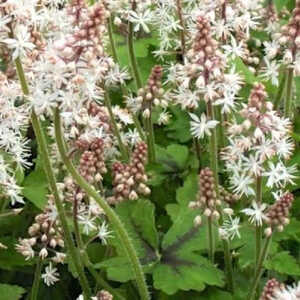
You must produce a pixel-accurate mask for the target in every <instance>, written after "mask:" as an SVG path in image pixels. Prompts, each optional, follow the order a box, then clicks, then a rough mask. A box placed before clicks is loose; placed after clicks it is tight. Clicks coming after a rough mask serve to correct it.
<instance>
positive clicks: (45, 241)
mask: <svg viewBox="0 0 300 300" xmlns="http://www.w3.org/2000/svg"><path fill="white" fill-rule="evenodd" d="M28 233H29V235H30V238H26V239H20V240H19V244H18V245H17V246H16V248H17V251H18V252H20V253H21V254H22V255H24V256H25V257H26V259H31V258H33V257H34V256H35V254H36V252H38V255H39V257H41V259H45V258H47V257H49V255H51V254H53V253H54V254H55V256H51V260H52V261H53V262H55V263H62V262H63V261H64V258H65V254H64V253H62V252H61V250H62V249H63V248H64V239H63V235H62V228H61V226H60V222H59V220H58V218H57V211H56V208H55V206H54V204H53V200H52V197H51V196H50V197H49V203H48V205H47V206H46V207H45V209H44V212H43V213H41V214H39V215H37V216H36V217H35V223H33V224H32V225H31V226H30V227H29V229H28Z"/></svg>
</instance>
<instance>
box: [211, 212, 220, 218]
mask: <svg viewBox="0 0 300 300" xmlns="http://www.w3.org/2000/svg"><path fill="white" fill-rule="evenodd" d="M212 216H213V218H214V219H216V220H218V219H219V218H220V214H219V213H218V212H217V211H216V210H215V211H214V212H213V214H212Z"/></svg>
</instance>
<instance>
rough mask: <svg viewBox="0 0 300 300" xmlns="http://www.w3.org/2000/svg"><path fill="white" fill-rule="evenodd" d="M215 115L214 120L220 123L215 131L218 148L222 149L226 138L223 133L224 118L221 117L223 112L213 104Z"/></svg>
mask: <svg viewBox="0 0 300 300" xmlns="http://www.w3.org/2000/svg"><path fill="white" fill-rule="evenodd" d="M214 109H215V116H216V120H217V121H219V122H220V125H219V126H218V127H217V133H218V141H220V142H219V144H218V146H219V149H222V148H224V147H225V144H226V140H225V134H224V124H223V123H224V118H223V114H222V112H221V107H219V106H215V107H214Z"/></svg>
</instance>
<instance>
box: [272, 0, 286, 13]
mask: <svg viewBox="0 0 300 300" xmlns="http://www.w3.org/2000/svg"><path fill="white" fill-rule="evenodd" d="M287 2H288V1H287V0H274V4H275V6H276V9H277V11H278V12H280V11H281V10H282V8H284V7H285V6H286V4H287Z"/></svg>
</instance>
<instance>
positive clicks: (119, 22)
mask: <svg viewBox="0 0 300 300" xmlns="http://www.w3.org/2000/svg"><path fill="white" fill-rule="evenodd" d="M114 24H115V25H116V26H120V25H122V21H121V19H120V18H118V17H115V19H114Z"/></svg>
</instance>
